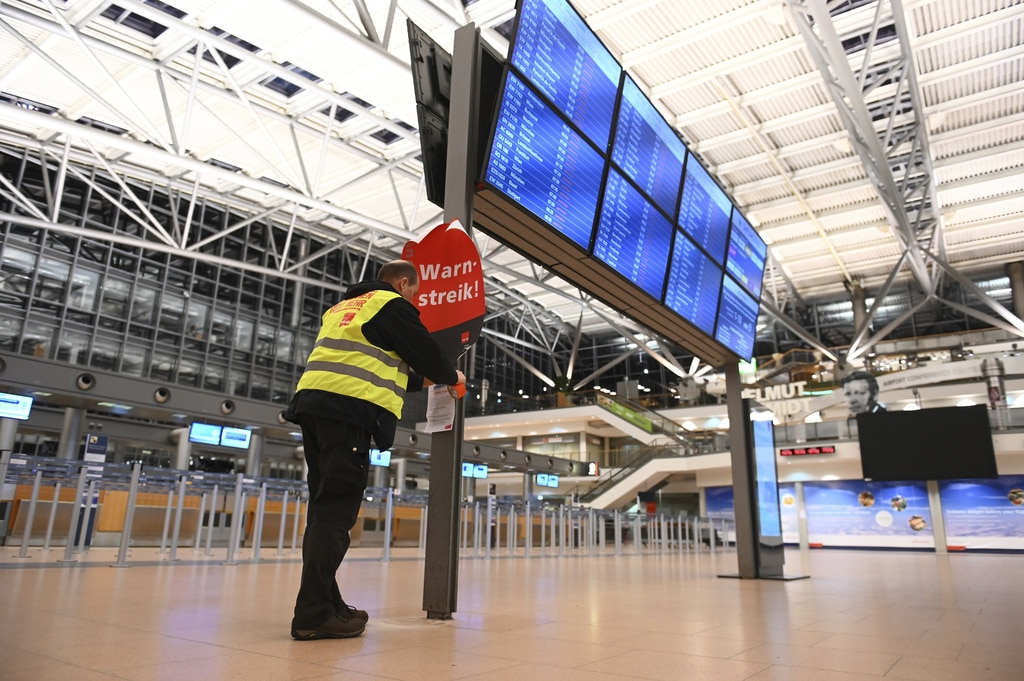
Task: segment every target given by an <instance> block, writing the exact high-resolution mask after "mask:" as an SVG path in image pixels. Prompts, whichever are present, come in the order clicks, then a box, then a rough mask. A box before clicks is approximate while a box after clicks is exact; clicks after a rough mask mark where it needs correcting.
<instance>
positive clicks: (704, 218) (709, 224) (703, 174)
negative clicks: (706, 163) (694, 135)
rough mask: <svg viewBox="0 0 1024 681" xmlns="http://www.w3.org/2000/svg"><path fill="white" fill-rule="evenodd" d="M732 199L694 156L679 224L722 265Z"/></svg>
mask: <svg viewBox="0 0 1024 681" xmlns="http://www.w3.org/2000/svg"><path fill="white" fill-rule="evenodd" d="M731 211H732V202H731V201H730V200H729V197H728V196H726V195H725V192H723V191H722V189H721V188H720V187H719V186H718V185H717V184H715V181H714V180H713V179H711V175H709V174H708V171H706V170H704V168H703V167H701V165H700V163H698V162H697V159H695V158H694V157H693V156H691V157H690V159H689V161H687V163H686V179H685V180H683V198H682V200H681V201H680V203H679V226H680V227H682V228H683V231H684V232H686V233H687V234H689V235H690V238H691V239H693V240H694V241H696V242H697V243H698V244H700V246H702V247H703V248H704V250H705V251H707V252H708V254H709V255H710V256H711V257H712V258H713V259H714V261H715V262H717V263H718V264H719V265H723V264H725V246H726V243H728V238H729V213H730V212H731Z"/></svg>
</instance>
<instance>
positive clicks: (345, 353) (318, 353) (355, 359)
mask: <svg viewBox="0 0 1024 681" xmlns="http://www.w3.org/2000/svg"><path fill="white" fill-rule="evenodd" d="M399 297H400V296H399V295H398V294H397V293H394V292H393V291H370V292H368V293H364V294H363V295H361V296H356V297H355V298H349V299H347V300H343V301H341V302H340V303H338V304H337V305H335V306H334V307H332V308H331V309H329V310H328V311H327V312H325V313H324V316H323V324H322V325H321V327H320V335H319V336H317V339H316V345H315V346H313V351H312V352H311V353H309V359H308V360H307V361H306V371H305V372H304V373H303V374H302V377H301V378H300V379H299V385H298V388H297V390H326V391H327V392H332V393H337V394H339V395H347V396H349V397H355V398H358V399H360V400H366V401H367V402H371V403H373V404H376V405H377V406H379V407H383V408H384V409H387V410H388V411H390V412H391V413H392V414H394V415H395V417H396V418H402V404H403V403H404V402H405V389H406V387H408V385H409V368H408V365H407V364H406V363H405V362H403V361H402V360H401V358H400V357H399V356H398V354H397V353H395V352H388V351H385V350H382V349H380V348H378V347H377V346H375V345H373V344H372V343H370V341H368V340H366V336H364V335H363V324H365V323H366V322H368V321H370V320H371V319H373V317H374V315H376V314H377V313H378V312H379V311H380V309H381V308H382V307H384V305H385V304H386V303H388V302H390V301H392V300H394V299H395V298H399Z"/></svg>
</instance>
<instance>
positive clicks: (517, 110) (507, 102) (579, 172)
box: [485, 71, 604, 249]
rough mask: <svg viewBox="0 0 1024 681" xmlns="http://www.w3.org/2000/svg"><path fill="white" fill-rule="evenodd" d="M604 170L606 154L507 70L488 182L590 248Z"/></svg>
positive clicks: (487, 173)
mask: <svg viewBox="0 0 1024 681" xmlns="http://www.w3.org/2000/svg"><path fill="white" fill-rule="evenodd" d="M603 170H604V159H602V158H601V155H600V154H598V153H597V151H596V150H595V149H594V148H593V147H591V146H590V145H589V144H587V143H586V142H585V141H584V140H583V138H582V137H580V135H579V133H577V132H576V131H575V130H573V129H572V128H571V127H570V126H569V125H568V124H567V123H566V122H565V121H564V120H563V119H562V118H561V117H559V115H558V114H557V113H555V111H554V110H553V109H551V108H550V107H549V106H548V105H547V104H545V103H544V102H543V101H542V100H541V99H540V97H539V96H537V94H536V93H535V92H534V91H533V90H531V89H530V87H529V86H527V85H526V84H525V83H523V81H522V80H520V78H519V77H518V76H517V75H516V74H515V73H513V72H512V71H508V72H506V75H505V89H504V95H503V97H502V101H501V108H500V110H499V112H498V122H497V127H496V129H495V133H494V139H493V141H492V142H491V155H490V158H489V159H488V162H487V171H486V175H485V178H486V180H487V182H489V183H490V184H491V185H493V186H494V187H495V188H497V189H499V190H501V191H502V192H504V193H505V194H506V195H507V196H508V197H509V198H511V199H514V200H515V201H516V202H517V203H519V205H521V206H523V207H524V208H526V209H527V210H529V211H530V212H531V213H533V214H534V215H536V216H537V217H538V218H540V219H541V220H543V221H544V222H546V223H547V224H548V225H550V226H551V227H553V228H555V229H557V230H558V231H559V232H561V233H562V234H564V235H565V236H567V237H569V238H570V239H572V240H573V241H574V242H575V243H576V244H577V245H579V247H580V248H583V249H587V248H589V247H590V233H591V231H592V230H593V226H594V214H595V213H596V211H597V200H598V194H599V192H600V190H601V173H602V172H603Z"/></svg>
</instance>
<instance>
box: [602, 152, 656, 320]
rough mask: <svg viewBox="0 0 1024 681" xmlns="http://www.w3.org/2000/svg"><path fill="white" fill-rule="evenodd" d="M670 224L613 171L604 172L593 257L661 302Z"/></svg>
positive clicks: (636, 190)
mask: <svg viewBox="0 0 1024 681" xmlns="http://www.w3.org/2000/svg"><path fill="white" fill-rule="evenodd" d="M672 229H673V227H672V223H671V222H669V220H668V219H667V218H666V217H665V216H664V215H662V214H661V213H660V212H659V211H658V209H657V208H655V207H654V204H652V203H651V202H650V201H648V200H647V199H646V198H644V196H643V194H641V193H640V191H639V190H638V189H637V188H636V187H634V186H633V185H632V184H630V182H629V181H628V180H626V179H625V178H624V177H622V175H621V174H619V172H618V171H617V170H615V169H612V170H610V171H609V172H608V182H607V183H606V185H605V191H604V203H603V205H602V206H601V220H600V222H599V223H598V225H597V235H596V237H595V240H594V257H596V258H597V259H599V260H600V261H601V262H603V263H605V264H606V265H608V266H609V267H611V268H612V269H613V270H615V271H616V272H618V273H619V274H621V275H622V276H624V277H625V278H626V279H629V280H630V281H631V282H633V283H634V284H636V285H637V286H639V287H640V288H642V289H643V290H644V291H646V292H647V293H648V294H650V295H651V297H652V298H657V299H659V300H660V299H661V289H662V286H663V285H664V283H665V263H667V262H668V252H669V247H670V246H671V243H672Z"/></svg>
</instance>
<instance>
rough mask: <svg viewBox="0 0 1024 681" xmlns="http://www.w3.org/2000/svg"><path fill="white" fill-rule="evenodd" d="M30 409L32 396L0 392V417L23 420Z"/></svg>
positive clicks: (26, 417)
mask: <svg viewBox="0 0 1024 681" xmlns="http://www.w3.org/2000/svg"><path fill="white" fill-rule="evenodd" d="M31 411H32V398H31V397H27V396H25V395H12V394H11V393H0V419H17V420H19V421H25V420H27V419H28V416H29V414H30V413H31Z"/></svg>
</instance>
